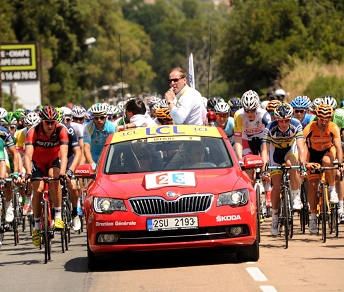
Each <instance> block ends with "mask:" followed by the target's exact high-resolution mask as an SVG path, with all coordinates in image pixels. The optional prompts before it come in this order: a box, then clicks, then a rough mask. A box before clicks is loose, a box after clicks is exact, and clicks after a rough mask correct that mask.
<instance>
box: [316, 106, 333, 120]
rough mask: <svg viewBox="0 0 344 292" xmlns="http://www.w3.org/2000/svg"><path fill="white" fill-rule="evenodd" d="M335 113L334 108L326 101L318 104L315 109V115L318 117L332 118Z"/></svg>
mask: <svg viewBox="0 0 344 292" xmlns="http://www.w3.org/2000/svg"><path fill="white" fill-rule="evenodd" d="M333 114H334V110H333V108H332V107H331V106H330V105H328V104H326V103H322V104H320V105H318V106H317V107H316V109H315V115H316V116H317V118H322V119H332V117H333Z"/></svg>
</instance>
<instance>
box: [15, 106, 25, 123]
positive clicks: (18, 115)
mask: <svg viewBox="0 0 344 292" xmlns="http://www.w3.org/2000/svg"><path fill="white" fill-rule="evenodd" d="M13 116H14V117H15V118H16V119H17V121H19V120H21V119H23V118H25V110H24V109H23V108H18V109H16V110H15V111H14V112H13Z"/></svg>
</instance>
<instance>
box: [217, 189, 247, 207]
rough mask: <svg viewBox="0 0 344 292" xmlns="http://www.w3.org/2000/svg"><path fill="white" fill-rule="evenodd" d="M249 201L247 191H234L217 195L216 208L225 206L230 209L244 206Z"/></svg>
mask: <svg viewBox="0 0 344 292" xmlns="http://www.w3.org/2000/svg"><path fill="white" fill-rule="evenodd" d="M248 199H249V193H248V189H242V190H235V191H233V192H226V193H222V194H219V196H218V199H217V202H216V206H218V207H219V206H226V205H229V206H231V207H238V206H244V205H246V204H247V202H248Z"/></svg>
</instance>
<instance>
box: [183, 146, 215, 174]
mask: <svg viewBox="0 0 344 292" xmlns="http://www.w3.org/2000/svg"><path fill="white" fill-rule="evenodd" d="M184 149H185V151H186V158H187V159H188V160H189V161H190V162H189V163H187V164H184V165H183V166H182V167H181V169H183V168H191V167H195V166H196V165H197V164H200V163H201V164H202V167H216V164H214V163H211V162H206V161H204V156H205V145H204V144H203V143H202V142H188V143H184Z"/></svg>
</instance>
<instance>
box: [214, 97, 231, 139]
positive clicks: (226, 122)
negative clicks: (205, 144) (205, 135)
mask: <svg viewBox="0 0 344 292" xmlns="http://www.w3.org/2000/svg"><path fill="white" fill-rule="evenodd" d="M214 111H215V114H216V122H215V126H217V127H220V128H221V129H223V130H224V131H225V133H226V134H227V137H228V138H230V140H231V143H232V145H233V144H234V118H232V117H230V116H229V111H230V107H229V105H228V103H226V102H223V101H221V102H218V103H217V104H216V105H215V107H214Z"/></svg>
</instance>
